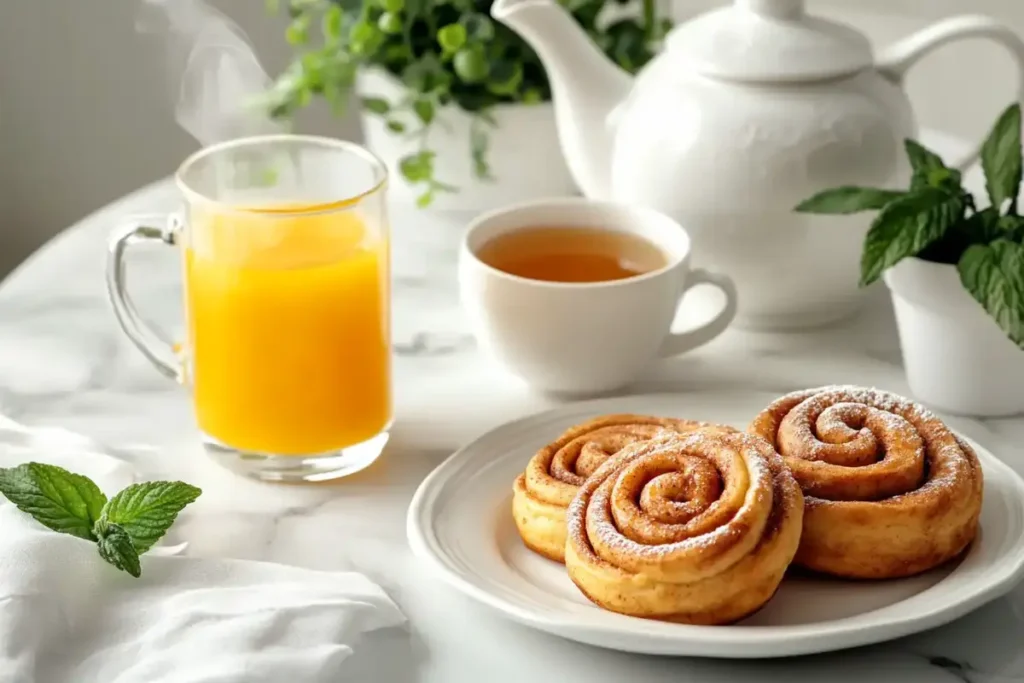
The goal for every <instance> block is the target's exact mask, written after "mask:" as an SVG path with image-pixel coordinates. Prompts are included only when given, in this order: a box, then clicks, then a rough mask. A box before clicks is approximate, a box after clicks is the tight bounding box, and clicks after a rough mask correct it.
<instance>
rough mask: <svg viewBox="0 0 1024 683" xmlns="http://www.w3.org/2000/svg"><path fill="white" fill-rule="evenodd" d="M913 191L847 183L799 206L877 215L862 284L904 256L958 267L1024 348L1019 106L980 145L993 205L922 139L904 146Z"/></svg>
mask: <svg viewBox="0 0 1024 683" xmlns="http://www.w3.org/2000/svg"><path fill="white" fill-rule="evenodd" d="M904 147H905V150H906V154H907V158H908V160H909V161H910V167H911V179H910V187H909V188H908V189H907V190H904V191H899V190H892V189H880V188H870V187H856V186H842V187H836V188H832V189H826V190H823V191H821V192H818V193H816V194H815V195H813V196H811V197H809V198H808V199H806V200H804V201H802V202H800V203H799V204H798V205H797V206H796V207H795V209H794V210H795V211H797V212H800V213H814V214H833V215H843V214H850V213H856V212H860V211H878V214H877V215H876V216H875V218H874V220H873V221H872V223H871V227H870V228H869V230H868V232H867V235H866V236H865V239H864V246H863V252H862V254H861V277H860V284H861V286H867V285H870V284H871V283H873V282H875V281H876V280H878V279H879V278H880V277H881V276H882V273H883V272H885V270H887V269H888V268H891V267H893V266H894V265H896V264H897V263H899V262H900V261H902V260H903V259H904V258H907V257H912V256H916V257H919V258H922V259H926V260H930V261H935V262H939V263H949V264H955V265H956V266H957V270H958V271H959V273H960V281H961V283H962V284H963V286H964V288H965V289H966V290H967V291H968V292H969V293H970V294H971V296H972V297H974V299H975V300H977V301H978V303H979V304H980V305H981V306H982V307H984V309H985V310H986V311H987V312H988V314H989V315H990V316H991V317H992V318H993V319H994V320H995V321H996V322H997V323H998V324H999V327H1000V328H1001V329H1002V330H1003V331H1004V332H1005V333H1006V335H1007V336H1008V337H1009V338H1010V339H1011V340H1013V342H1014V343H1016V344H1017V345H1018V346H1020V347H1021V348H1022V349H1024V283H1022V280H1024V217H1022V216H1020V215H1019V214H1018V213H1017V196H1018V193H1019V192H1020V184H1021V177H1022V156H1024V155H1022V150H1021V107H1020V104H1018V103H1014V104H1012V105H1010V106H1009V107H1007V108H1006V109H1005V110H1004V111H1003V112H1002V114H1001V115H1000V116H999V119H998V120H997V121H996V123H995V124H994V125H993V127H992V130H991V131H990V132H989V134H988V137H987V138H986V139H985V142H984V144H983V145H982V148H981V166H982V170H983V171H984V173H985V189H986V192H987V194H988V198H989V203H990V205H989V206H987V207H985V208H980V209H979V208H978V207H977V206H976V203H975V200H974V197H973V196H972V195H971V193H969V192H968V191H967V190H965V189H964V187H963V185H962V179H961V173H960V171H958V170H957V169H954V168H950V167H948V166H947V165H946V164H945V162H943V160H942V158H941V157H940V156H939V155H938V154H936V153H935V152H933V151H931V150H929V149H927V148H926V147H924V146H923V145H921V144H920V143H919V142H916V141H914V140H906V141H905V144H904Z"/></svg>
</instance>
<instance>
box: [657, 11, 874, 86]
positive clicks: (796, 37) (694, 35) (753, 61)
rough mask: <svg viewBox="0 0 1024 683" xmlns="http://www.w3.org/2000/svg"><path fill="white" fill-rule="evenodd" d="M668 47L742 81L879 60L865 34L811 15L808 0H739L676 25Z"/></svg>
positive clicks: (835, 71)
mask: <svg viewBox="0 0 1024 683" xmlns="http://www.w3.org/2000/svg"><path fill="white" fill-rule="evenodd" d="M665 47H666V52H667V53H671V54H672V55H674V56H683V57H684V58H685V59H686V60H687V61H688V62H689V64H690V65H691V67H692V68H694V69H696V70H697V71H698V72H700V73H701V74H704V75H706V76H712V77H718V78H726V79H732V80H740V81H762V82H764V81H775V82H780V81H796V80H812V79H818V78H828V77H831V76H840V75H844V74H849V73H852V72H854V71H858V70H860V69H862V68H864V67H866V66H868V65H870V64H872V62H873V61H874V57H873V55H872V51H871V44H870V43H869V42H868V40H867V38H866V37H865V36H864V35H863V34H862V33H859V32H858V31H856V30H854V29H852V28H850V27H849V26H846V25H844V24H840V23H837V22H832V21H827V20H825V19H821V18H820V17H813V16H808V15H807V14H806V13H805V12H804V0H733V4H732V6H731V7H724V8H721V9H718V10H714V11H712V12H708V13H707V14H703V15H701V16H699V17H696V18H695V19H692V20H690V21H688V22H686V23H685V24H681V25H679V26H676V27H675V28H674V29H672V31H671V32H670V33H669V35H668V36H667V37H666V39H665Z"/></svg>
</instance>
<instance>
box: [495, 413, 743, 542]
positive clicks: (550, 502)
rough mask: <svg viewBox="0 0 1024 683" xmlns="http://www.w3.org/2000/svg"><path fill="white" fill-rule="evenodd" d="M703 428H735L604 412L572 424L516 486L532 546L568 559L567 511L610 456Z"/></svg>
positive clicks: (524, 533)
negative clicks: (635, 446)
mask: <svg viewBox="0 0 1024 683" xmlns="http://www.w3.org/2000/svg"><path fill="white" fill-rule="evenodd" d="M700 429H711V430H727V431H736V430H735V429H733V428H732V427H726V426H723V425H712V424H709V423H706V422H697V421H694V420H682V419H676V418H663V417H653V416H649V415H633V414H617V415H604V416H601V417H597V418H594V419H592V420H589V421H587V422H584V423H582V424H579V425H576V426H574V427H571V428H570V429H568V430H567V431H565V432H564V433H563V434H562V435H561V436H559V437H558V438H557V439H556V440H555V441H553V442H552V443H550V444H548V445H547V446H545V447H544V448H541V449H540V450H539V451H537V453H536V454H535V455H534V456H533V457H532V458H531V459H530V462H529V463H528V464H527V465H526V470H525V471H524V472H523V473H522V474H521V475H519V476H518V477H517V478H516V480H515V483H514V485H513V496H512V514H513V517H514V518H515V522H516V527H517V528H518V529H519V535H520V536H521V537H522V538H523V541H524V542H525V543H526V545H527V547H529V548H530V549H531V550H533V551H535V552H538V553H540V554H541V555H544V556H545V557H548V558H550V559H552V560H555V561H557V562H562V561H563V560H564V558H565V509H566V508H567V507H568V506H569V503H570V502H571V501H572V499H573V496H575V495H576V491H577V490H578V489H579V487H580V486H581V485H582V484H583V482H584V481H586V479H587V477H589V476H590V475H591V474H593V472H594V471H595V470H597V468H598V467H599V466H600V465H601V464H603V463H604V462H605V461H606V460H608V458H610V457H611V456H613V455H615V454H616V453H618V452H619V451H620V450H622V449H623V448H625V447H626V446H629V445H631V444H634V443H637V442H641V441H646V440H648V439H651V438H653V437H656V436H659V435H662V434H685V433H689V432H693V431H696V430H700Z"/></svg>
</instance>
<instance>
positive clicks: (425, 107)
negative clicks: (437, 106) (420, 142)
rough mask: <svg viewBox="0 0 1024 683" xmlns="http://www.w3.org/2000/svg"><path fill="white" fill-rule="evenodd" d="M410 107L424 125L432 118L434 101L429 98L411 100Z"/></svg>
mask: <svg viewBox="0 0 1024 683" xmlns="http://www.w3.org/2000/svg"><path fill="white" fill-rule="evenodd" d="M412 108H413V111H415V112H416V116H418V117H419V119H420V121H422V122H423V123H424V125H430V122H431V121H433V120H434V103H433V102H431V101H430V100H416V101H415V102H413V104H412Z"/></svg>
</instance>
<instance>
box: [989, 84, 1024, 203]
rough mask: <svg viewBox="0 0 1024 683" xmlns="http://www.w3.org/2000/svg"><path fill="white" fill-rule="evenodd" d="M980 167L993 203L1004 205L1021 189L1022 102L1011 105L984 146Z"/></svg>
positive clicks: (1015, 196) (1013, 198)
mask: <svg viewBox="0 0 1024 683" xmlns="http://www.w3.org/2000/svg"><path fill="white" fill-rule="evenodd" d="M981 168H982V170H983V171H984V172H985V189H986V190H987V191H988V197H989V200H990V201H991V202H992V206H994V207H996V208H997V209H1001V208H1002V206H1003V204H1005V203H1006V201H1007V200H1015V199H1016V198H1017V193H1018V192H1019V191H1020V179H1021V149H1020V104H1013V105H1011V106H1009V107H1008V108H1007V109H1006V111H1004V112H1003V113H1002V115H1001V116H1000V117H999V120H998V121H996V123H995V125H994V126H993V127H992V131H991V132H990V133H989V135H988V137H987V138H986V139H985V144H984V145H982V147H981Z"/></svg>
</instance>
